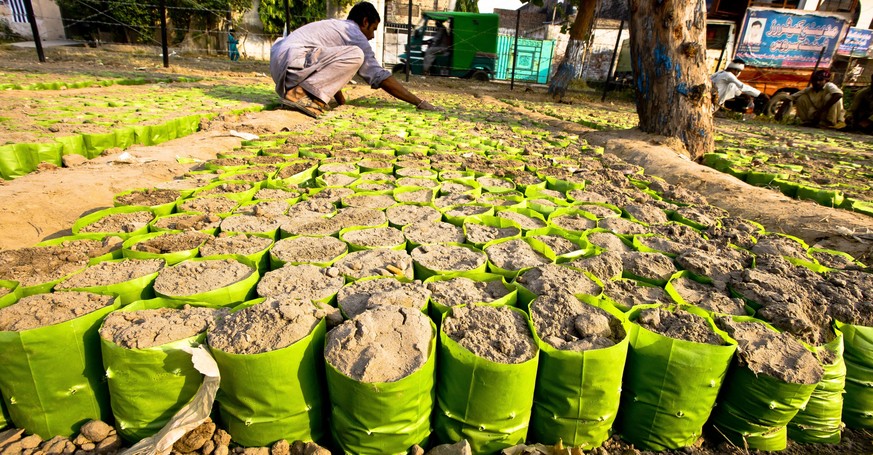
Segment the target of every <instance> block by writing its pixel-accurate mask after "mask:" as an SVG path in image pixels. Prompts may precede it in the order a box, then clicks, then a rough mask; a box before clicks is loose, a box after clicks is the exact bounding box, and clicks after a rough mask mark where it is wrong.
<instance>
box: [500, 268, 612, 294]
mask: <svg viewBox="0 0 873 455" xmlns="http://www.w3.org/2000/svg"><path fill="white" fill-rule="evenodd" d="M517 281H518V282H519V283H521V284H522V285H523V286H524V287H525V288H527V289H528V290H529V291H531V292H533V293H534V294H536V295H542V294H547V293H549V292H551V291H556V290H558V289H563V290H565V291H567V292H569V293H571V294H574V295H576V294H585V295H599V294H600V292H601V289H600V286H599V285H598V284H597V283H595V282H594V280H592V279H591V278H588V276H586V275H585V274H584V273H582V272H581V271H579V270H576V269H573V268H570V267H566V266H563V265H558V264H545V265H541V266H538V267H534V268H532V269H530V270H527V271H525V272H524V273H522V274H521V275H520V276H519V277H518V278H517Z"/></svg>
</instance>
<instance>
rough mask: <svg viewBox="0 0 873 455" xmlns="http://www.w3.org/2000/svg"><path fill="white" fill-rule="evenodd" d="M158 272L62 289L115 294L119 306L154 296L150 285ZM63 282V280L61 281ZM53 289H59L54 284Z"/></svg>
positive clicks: (119, 260)
mask: <svg viewBox="0 0 873 455" xmlns="http://www.w3.org/2000/svg"><path fill="white" fill-rule="evenodd" d="M126 260H127V259H116V260H112V261H104V262H123V261H126ZM85 270H88V269H87V268H86V269H83V270H82V271H80V272H78V273H82V272H83V271H85ZM158 273H160V272H154V273H150V274H148V275H143V276H140V277H136V278H134V279H132V280H128V281H122V282H120V283H113V284H109V285H106V286H88V287H82V288H69V289H62V290H63V291H80V292H91V293H94V294H101V295H117V296H118V299H119V301H120V303H121V306H126V305H129V304H131V303H133V302H135V301H137V300H145V299H151V298H152V297H154V296H155V292H154V289H153V288H152V285H153V284H154V282H155V278H157V277H158ZM75 275H76V274H73V275H70V277H73V276H75ZM70 277H67V278H65V279H64V280H67V279H69V278H70ZM59 284H63V281H61V283H59ZM55 288H56V289H55V290H56V291H60V290H61V289H57V285H55Z"/></svg>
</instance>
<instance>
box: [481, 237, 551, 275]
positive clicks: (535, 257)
mask: <svg viewBox="0 0 873 455" xmlns="http://www.w3.org/2000/svg"><path fill="white" fill-rule="evenodd" d="M485 254H487V255H488V260H489V261H491V263H492V264H494V265H496V266H497V267H500V268H501V269H504V270H521V269H526V268H528V267H536V266H538V265H542V264H548V263H549V262H551V261H550V260H549V258H547V257H545V256H544V255H542V254H540V253H539V252H537V251H536V250H534V249H533V247H532V246H530V244H529V243H527V242H525V241H524V240H521V239H512V240H507V241H505V242H500V243H495V244H493V245H490V246H488V247H487V248H485Z"/></svg>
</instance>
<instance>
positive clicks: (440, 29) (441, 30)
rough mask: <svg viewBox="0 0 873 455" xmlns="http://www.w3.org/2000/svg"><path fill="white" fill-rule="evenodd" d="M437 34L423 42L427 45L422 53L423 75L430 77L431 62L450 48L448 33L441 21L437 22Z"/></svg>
mask: <svg viewBox="0 0 873 455" xmlns="http://www.w3.org/2000/svg"><path fill="white" fill-rule="evenodd" d="M436 26H437V32H436V35H434V37H433V38H431V39H429V40H427V41H425V42H424V43H425V44H427V49H425V51H424V62H423V66H424V68H423V69H424V74H425V75H430V67H431V66H433V61H434V60H436V56H437V55H441V54H444V53H445V52H446V51H447V50H449V47H451V43H450V42H449V31H448V30H447V29H446V26H445V24H444V23H443V21H437V25H436Z"/></svg>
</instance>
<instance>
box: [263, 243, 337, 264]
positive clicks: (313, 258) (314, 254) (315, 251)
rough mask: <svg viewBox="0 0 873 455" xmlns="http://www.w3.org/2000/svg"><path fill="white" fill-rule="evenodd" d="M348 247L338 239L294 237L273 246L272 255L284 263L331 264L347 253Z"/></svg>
mask: <svg viewBox="0 0 873 455" xmlns="http://www.w3.org/2000/svg"><path fill="white" fill-rule="evenodd" d="M347 249H348V246H347V245H346V244H345V242H343V241H341V240H339V239H337V238H336V237H293V238H288V239H282V240H279V241H278V242H276V244H275V245H273V248H272V249H270V254H273V255H275V256H276V257H277V258H278V259H279V260H281V261H283V262H301V263H305V262H316V263H320V262H329V261H332V260H333V259H335V258H337V257H339V256H340V255H341V254H343V253H345V252H346V250H347Z"/></svg>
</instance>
